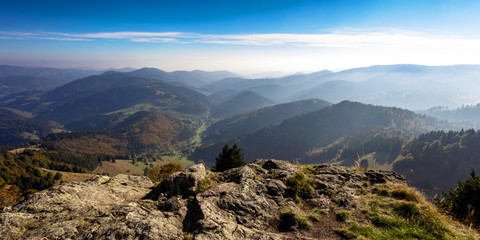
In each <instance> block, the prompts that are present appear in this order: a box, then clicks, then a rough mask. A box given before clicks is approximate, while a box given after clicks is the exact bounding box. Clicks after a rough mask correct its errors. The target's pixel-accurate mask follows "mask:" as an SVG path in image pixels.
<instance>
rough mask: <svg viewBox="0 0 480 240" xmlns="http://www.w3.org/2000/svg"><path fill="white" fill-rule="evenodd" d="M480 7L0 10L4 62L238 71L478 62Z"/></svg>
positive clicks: (362, 4) (329, 4)
mask: <svg viewBox="0 0 480 240" xmlns="http://www.w3.org/2000/svg"><path fill="white" fill-rule="evenodd" d="M479 9H480V2H478V1H472V0H456V1H451V0H443V1H433V0H427V1H421V2H419V1H261V2H258V1H241V2H240V1H228V2H224V1H208V2H197V1H177V2H174V3H172V2H165V1H144V2H142V3H134V2H129V1H116V2H114V3H111V2H96V1H83V2H81V3H70V2H69V3H66V2H61V1H49V2H36V1H11V2H5V3H3V4H2V8H1V9H0V20H1V21H2V22H4V23H8V24H4V25H3V26H1V27H0V64H5V65H16V66H45V67H57V68H93V69H106V68H123V67H133V68H141V67H155V68H159V69H163V70H166V71H174V70H182V69H183V70H194V69H201V70H205V71H214V70H227V71H232V72H236V73H239V74H242V75H249V74H255V73H262V72H284V73H286V74H290V73H297V72H303V73H308V72H314V71H320V70H324V69H328V70H333V71H338V70H343V69H349V68H357V67H367V66H372V65H391V64H419V65H429V66H439V65H442V66H443V65H459V64H480V59H479V58H478V57H477V56H478V55H479V54H480V47H479V46H480V35H479V34H478V31H476V30H477V29H478V26H476V25H475V23H476V22H478V20H480V16H478V14H477V12H478V10H479Z"/></svg>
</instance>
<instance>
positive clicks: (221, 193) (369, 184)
mask: <svg viewBox="0 0 480 240" xmlns="http://www.w3.org/2000/svg"><path fill="white" fill-rule="evenodd" d="M299 173H301V174H304V175H305V177H308V184H311V189H312V193H311V195H308V196H307V197H305V196H303V198H302V197H300V198H298V197H297V199H295V197H292V196H291V195H289V192H291V189H290V188H291V187H290V186H289V184H287V179H289V178H292V177H295V176H296V175H298V174H299ZM206 180H208V181H206ZM205 182H208V183H209V185H208V187H204V188H202V191H198V188H199V186H200V185H201V184H203V183H205ZM385 182H395V183H399V184H404V182H405V180H404V179H403V177H402V176H400V175H398V174H396V173H394V172H389V171H373V170H368V171H359V170H357V169H352V168H348V167H341V166H332V165H314V166H308V167H305V166H302V165H296V164H292V163H289V162H286V161H280V160H274V159H259V160H257V161H255V162H253V163H249V164H247V165H245V166H242V167H239V168H234V169H230V170H227V171H225V172H222V173H212V172H209V171H207V170H206V169H205V166H204V165H203V164H197V165H194V166H192V167H190V168H187V169H185V170H184V171H183V172H180V173H175V174H173V175H171V176H169V177H168V178H166V179H165V180H163V181H162V182H161V183H160V184H159V185H158V186H156V187H153V184H152V182H151V181H150V180H149V179H148V178H146V177H137V176H127V175H118V176H116V177H113V178H110V177H106V176H95V177H92V178H91V179H89V180H86V181H84V182H76V183H65V184H62V185H59V186H55V187H52V188H50V189H47V190H44V191H41V192H38V193H35V194H33V195H32V196H31V197H30V198H29V199H28V200H26V201H24V202H22V203H20V204H18V205H16V206H14V207H13V208H11V209H5V210H4V211H3V212H0V238H3V239H42V238H46V239H183V237H184V236H185V235H186V234H187V236H193V237H194V239H321V238H330V239H338V238H340V236H339V235H338V234H337V233H336V232H335V231H334V230H335V229H334V226H337V227H338V224H345V223H338V222H337V221H336V220H335V216H334V214H333V213H332V214H328V213H329V212H330V211H331V209H345V210H349V211H356V208H357V206H358V205H360V202H359V194H360V193H359V192H361V191H370V190H371V189H373V188H374V186H375V185H377V184H382V183H385ZM360 190H361V191H360ZM282 209H289V211H288V213H282ZM319 212H321V213H325V214H324V215H319ZM282 214H283V215H282ZM288 214H290V215H292V214H293V215H292V216H289V218H288V219H290V220H291V219H294V220H291V221H289V224H291V226H288V228H282V227H281V223H283V222H285V219H287V217H285V216H287V215H288ZM281 216H284V218H285V219H284V220H282V219H281ZM309 219H310V220H309ZM300 220H301V221H303V222H301V221H300ZM282 221H283V222H282ZM296 221H297V222H296ZM305 221H311V222H310V223H309V222H307V223H305ZM315 222H318V223H315ZM315 224H316V225H315ZM335 224H337V225H335ZM310 225H312V226H315V227H311V228H310V229H308V227H309V226H310ZM285 229H287V230H285Z"/></svg>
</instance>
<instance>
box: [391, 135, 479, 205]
mask: <svg viewBox="0 0 480 240" xmlns="http://www.w3.org/2000/svg"><path fill="white" fill-rule="evenodd" d="M472 168H474V169H476V170H477V172H478V171H479V170H480V132H478V131H475V130H472V129H470V130H466V131H464V130H462V131H459V132H455V131H448V132H444V131H433V132H429V133H425V134H422V135H420V136H419V137H418V138H415V139H414V140H413V141H411V142H410V143H409V144H407V145H406V146H405V147H404V149H403V151H402V156H401V157H400V158H399V159H398V161H397V162H396V163H395V164H394V165H393V170H394V171H396V172H398V173H400V174H403V175H404V176H405V177H406V178H407V181H408V182H409V183H410V184H411V185H412V186H415V187H418V188H420V189H422V190H427V191H428V193H429V194H430V195H432V196H433V194H440V193H441V192H442V191H447V190H448V189H449V188H452V187H454V186H455V184H456V183H457V181H459V180H464V179H466V178H467V177H468V176H469V174H470V172H471V169H472Z"/></svg>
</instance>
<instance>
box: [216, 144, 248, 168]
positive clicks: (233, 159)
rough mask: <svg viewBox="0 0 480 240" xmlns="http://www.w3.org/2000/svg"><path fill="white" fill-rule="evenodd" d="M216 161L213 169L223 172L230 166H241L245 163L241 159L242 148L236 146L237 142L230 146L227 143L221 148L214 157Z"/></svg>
mask: <svg viewBox="0 0 480 240" xmlns="http://www.w3.org/2000/svg"><path fill="white" fill-rule="evenodd" d="M215 160H216V163H215V167H214V168H213V171H217V172H223V171H225V170H228V169H230V168H236V167H241V166H243V165H245V161H244V160H243V153H242V149H241V148H238V146H237V144H233V146H232V148H230V147H228V144H225V146H224V147H223V148H222V152H220V154H219V155H218V157H216V158H215Z"/></svg>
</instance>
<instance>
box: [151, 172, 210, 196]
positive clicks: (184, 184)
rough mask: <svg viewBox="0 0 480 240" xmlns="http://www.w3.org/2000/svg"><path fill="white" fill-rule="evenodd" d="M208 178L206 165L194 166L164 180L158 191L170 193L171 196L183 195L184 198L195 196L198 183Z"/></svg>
mask: <svg viewBox="0 0 480 240" xmlns="http://www.w3.org/2000/svg"><path fill="white" fill-rule="evenodd" d="M206 176H207V171H206V170H205V165H203V164H197V165H193V166H191V167H189V168H187V169H185V170H184V171H183V172H179V173H174V174H172V175H170V176H169V177H167V178H166V179H165V180H163V181H162V182H161V183H160V184H159V185H158V187H157V188H158V189H157V191H159V192H161V193H168V194H169V195H170V196H174V195H181V196H183V197H188V196H193V195H195V189H196V188H197V186H198V182H199V181H200V180H202V179H204V178H205V177H206Z"/></svg>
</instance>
